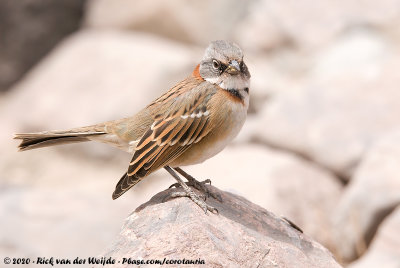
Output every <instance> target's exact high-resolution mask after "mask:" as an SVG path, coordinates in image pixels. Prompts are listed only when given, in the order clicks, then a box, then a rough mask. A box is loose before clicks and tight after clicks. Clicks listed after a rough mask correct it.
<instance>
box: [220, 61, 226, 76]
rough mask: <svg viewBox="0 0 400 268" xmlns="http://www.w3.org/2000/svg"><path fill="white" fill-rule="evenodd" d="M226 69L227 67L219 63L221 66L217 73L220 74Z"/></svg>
mask: <svg viewBox="0 0 400 268" xmlns="http://www.w3.org/2000/svg"><path fill="white" fill-rule="evenodd" d="M226 68H228V66H226V65H225V64H223V63H221V65H220V66H219V73H220V74H222V73H223V72H224V71H225V69H226Z"/></svg>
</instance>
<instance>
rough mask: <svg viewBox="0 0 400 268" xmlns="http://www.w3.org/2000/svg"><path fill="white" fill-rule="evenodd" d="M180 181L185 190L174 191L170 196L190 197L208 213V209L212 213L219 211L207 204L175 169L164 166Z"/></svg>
mask: <svg viewBox="0 0 400 268" xmlns="http://www.w3.org/2000/svg"><path fill="white" fill-rule="evenodd" d="M164 168H165V170H167V171H168V172H169V173H170V174H171V175H172V176H173V177H174V178H175V179H176V180H177V182H178V184H179V186H180V187H182V188H183V190H184V192H173V193H171V194H170V195H169V196H170V197H189V198H190V199H191V200H192V201H193V202H194V203H196V204H197V205H198V206H199V207H201V208H202V209H203V211H204V213H206V214H207V211H211V212H212V213H218V210H217V209H216V208H214V207H212V206H209V205H207V203H206V202H204V201H205V199H204V200H202V199H201V198H200V197H199V196H198V195H197V194H196V193H195V192H194V191H193V190H192V189H191V188H190V187H189V186H188V185H187V184H186V183H185V182H184V181H183V180H182V179H181V178H180V177H179V176H178V174H176V173H175V171H174V170H173V169H172V168H170V167H169V166H165V167H164Z"/></svg>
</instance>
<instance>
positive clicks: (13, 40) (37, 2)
mask: <svg viewBox="0 0 400 268" xmlns="http://www.w3.org/2000/svg"><path fill="white" fill-rule="evenodd" d="M84 5H85V1H82V0H61V1H57V3H55V2H54V1H52V0H20V1H13V0H4V1H1V2H0V33H1V41H0V91H5V90H7V89H9V87H10V86H11V85H12V84H14V83H15V82H17V81H18V80H19V79H20V78H21V77H22V76H23V75H24V74H25V73H26V72H27V71H28V70H29V69H30V68H31V67H32V66H33V65H35V64H36V63H37V62H38V61H39V60H40V59H42V58H43V57H44V56H45V55H46V54H47V53H48V52H49V51H50V50H51V49H52V48H54V47H55V45H56V44H57V43H58V42H59V41H60V40H61V39H63V38H64V37H65V36H66V35H68V34H70V33H72V32H74V31H76V30H77V29H78V28H79V26H80V22H81V19H82V16H83V9H84Z"/></svg>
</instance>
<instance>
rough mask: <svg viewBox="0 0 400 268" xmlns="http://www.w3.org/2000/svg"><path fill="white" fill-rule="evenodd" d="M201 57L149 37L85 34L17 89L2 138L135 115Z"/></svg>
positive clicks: (0, 111) (6, 109) (4, 113)
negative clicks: (14, 134)
mask: <svg viewBox="0 0 400 268" xmlns="http://www.w3.org/2000/svg"><path fill="white" fill-rule="evenodd" d="M201 57H202V52H199V53H197V50H195V49H191V48H190V47H189V48H188V47H187V46H183V45H181V44H178V43H174V42H171V41H166V40H164V39H160V38H156V37H153V36H149V35H145V34H133V33H124V32H112V31H102V32H99V31H81V32H79V33H77V34H75V35H73V36H71V37H70V38H68V39H67V40H65V41H64V42H63V43H62V44H60V46H58V47H57V49H55V50H54V51H53V52H52V53H51V54H50V55H49V56H48V57H46V59H44V60H43V61H42V62H41V63H40V65H38V66H37V67H36V68H35V69H33V70H32V71H31V72H30V73H29V74H28V75H27V76H26V78H25V79H24V80H23V81H21V82H20V83H19V84H17V85H16V86H15V88H13V90H12V92H10V94H9V95H8V96H7V102H6V103H5V105H4V106H2V107H0V118H1V120H2V122H3V123H4V124H7V125H8V129H9V131H6V132H2V133H1V134H0V137H1V138H2V139H3V138H4V140H6V139H9V137H11V136H12V135H13V132H33V131H42V130H51V129H68V128H72V127H78V126H85V125H91V124H95V123H99V122H104V121H107V120H112V119H118V118H123V117H128V116H131V115H133V114H134V113H136V112H138V111H139V110H140V109H142V108H143V107H145V106H146V105H147V104H148V103H150V102H151V101H152V100H153V99H155V98H156V97H158V96H159V95H160V94H161V93H162V92H165V91H167V90H168V89H169V88H170V87H171V86H173V85H175V84H176V83H177V82H179V81H180V80H182V79H184V78H185V77H186V76H187V75H189V74H191V72H192V70H193V69H194V68H195V66H196V64H197V62H198V61H199V60H200V59H201ZM32 100H35V101H32ZM21 111H24V112H21ZM26 111H29V112H26ZM50 114H51V116H49V115H50ZM3 135H4V136H3ZM79 148H84V147H82V146H79ZM96 154H98V155H101V154H102V152H99V150H97V151H96Z"/></svg>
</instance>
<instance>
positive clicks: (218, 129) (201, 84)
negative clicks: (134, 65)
mask: <svg viewBox="0 0 400 268" xmlns="http://www.w3.org/2000/svg"><path fill="white" fill-rule="evenodd" d="M218 42H225V41H216V42H214V43H211V45H210V46H214V48H213V50H214V52H213V51H211V52H210V51H208V50H210V47H209V48H208V50H207V51H206V56H205V58H204V59H203V61H202V63H201V64H199V65H197V66H196V68H195V69H194V71H193V73H192V74H191V75H190V76H189V77H187V78H186V79H185V80H183V81H182V82H180V83H178V84H177V85H176V86H174V87H173V88H171V89H170V90H168V91H167V92H166V93H164V94H163V95H162V96H160V97H159V98H157V99H156V100H155V101H153V102H152V103H151V104H149V105H148V106H147V107H145V108H144V109H142V110H141V111H140V112H139V113H137V114H136V115H134V116H132V117H130V118H125V119H119V120H114V121H109V122H105V123H101V124H97V125H92V126H88V127H82V128H75V129H71V130H68V131H48V132H39V133H26V134H16V135H15V138H16V139H21V140H22V142H21V144H20V145H19V149H20V150H21V151H24V150H30V149H35V148H40V147H45V146H52V145H57V144H64V143H72V142H82V141H90V140H92V141H100V142H103V143H108V144H111V145H113V146H116V147H118V148H120V149H122V150H125V151H127V152H130V153H133V157H132V160H131V162H130V164H129V166H128V170H127V172H126V173H125V174H124V175H123V176H122V177H121V179H120V181H119V182H118V184H117V185H116V188H115V191H114V193H113V195H112V197H113V199H116V198H118V197H119V196H121V195H122V194H123V193H125V192H126V191H127V190H128V189H130V188H131V187H132V186H134V185H135V184H137V183H138V182H139V181H140V180H141V179H142V178H144V177H146V176H147V175H149V174H150V173H152V172H154V171H156V170H158V169H160V168H162V167H168V166H171V167H179V166H183V165H190V164H196V163H200V162H203V161H204V160H205V159H207V158H209V157H212V156H213V155H215V154H216V153H218V152H219V151H221V150H222V149H223V148H224V147H225V145H226V144H227V143H228V142H229V141H230V140H231V139H232V138H233V137H234V136H236V134H237V133H238V131H239V130H240V128H241V126H242V125H243V123H244V120H245V117H246V112H247V107H248V79H249V78H250V74H249V73H248V71H247V67H245V65H244V63H243V62H242V57H243V56H242V55H241V54H240V53H241V51H240V49H239V50H237V49H238V48H237V47H236V45H234V44H231V43H226V42H225V43H221V44H222V45H224V46H225V47H224V48H223V49H221V51H219V50H218V46H219V45H221V44H219V43H218ZM215 47H217V48H215ZM230 49H231V50H232V51H231V50H230ZM211 50H212V49H211ZM237 51H239V52H240V53H239V52H237ZM210 53H211V54H213V53H214V54H215V53H216V54H215V55H213V56H210V55H209V54H210ZM238 53H239V54H238ZM225 54H226V55H225ZM236 54H238V55H236ZM227 55H228V56H227ZM222 57H225V58H222ZM232 57H233V58H232ZM215 58H218V60H219V61H218V63H219V64H216V63H215V62H216V59H215ZM239 60H240V61H241V63H240V64H241V66H242V68H241V67H239V63H238V61H239ZM210 61H212V65H210ZM223 64H229V66H228V67H225V68H226V70H227V71H226V72H224V71H223V70H222V69H223V68H222V67H221V66H222V65H223ZM231 64H232V65H231ZM217 65H218V66H217ZM224 66H225V65H224ZM232 66H233V67H232ZM216 67H218V68H219V69H217V68H216ZM224 70H225V69H224ZM238 70H239V71H240V72H238ZM238 73H239V76H238ZM225 76H226V77H225ZM232 77H233V78H234V81H232V80H230V79H232ZM235 81H236V82H235ZM226 85H233V86H235V85H238V86H240V88H232V89H231V88H225V87H226ZM169 172H171V171H169ZM174 177H175V175H174ZM192 199H193V198H192ZM194 201H195V200H194ZM195 202H196V203H197V204H199V203H198V202H200V201H197V200H196V201H195ZM199 205H200V206H202V204H199ZM202 207H203V206H202ZM203 209H204V207H203ZM207 209H208V210H210V208H207V207H206V210H207Z"/></svg>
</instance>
